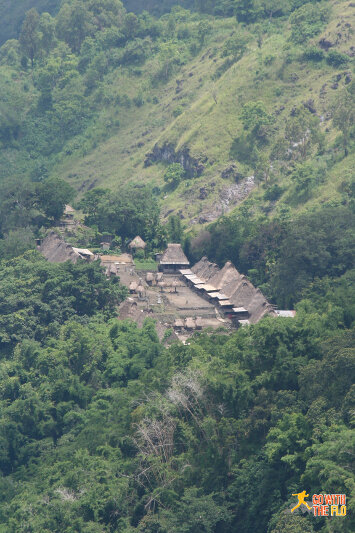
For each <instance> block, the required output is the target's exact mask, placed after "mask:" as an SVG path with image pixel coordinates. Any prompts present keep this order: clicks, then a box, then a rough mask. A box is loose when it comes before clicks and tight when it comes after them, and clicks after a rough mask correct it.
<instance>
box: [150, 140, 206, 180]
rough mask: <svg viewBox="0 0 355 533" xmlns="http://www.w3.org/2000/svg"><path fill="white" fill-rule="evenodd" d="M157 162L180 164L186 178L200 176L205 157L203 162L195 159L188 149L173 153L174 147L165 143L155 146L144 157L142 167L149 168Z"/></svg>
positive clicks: (203, 167)
mask: <svg viewBox="0 0 355 533" xmlns="http://www.w3.org/2000/svg"><path fill="white" fill-rule="evenodd" d="M157 161H164V162H166V163H180V165H181V166H182V167H183V168H184V170H185V172H186V174H187V176H188V177H190V178H192V177H194V176H201V174H202V172H203V171H204V170H205V165H204V164H203V163H205V162H206V161H207V157H206V158H205V159H204V160H201V159H197V158H196V157H192V156H191V155H190V148H188V147H184V148H182V149H181V150H179V151H178V152H176V151H175V147H174V145H173V144H171V143H165V144H163V146H161V147H159V146H158V145H157V144H156V145H155V146H154V148H153V150H152V152H150V153H148V154H147V155H146V158H145V161H144V166H145V167H149V166H151V165H152V164H153V163H155V162H157Z"/></svg>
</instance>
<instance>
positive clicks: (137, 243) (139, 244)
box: [128, 235, 147, 250]
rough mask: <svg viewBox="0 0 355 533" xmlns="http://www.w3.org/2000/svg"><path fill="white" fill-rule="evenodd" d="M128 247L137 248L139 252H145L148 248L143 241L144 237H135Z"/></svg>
mask: <svg viewBox="0 0 355 533" xmlns="http://www.w3.org/2000/svg"><path fill="white" fill-rule="evenodd" d="M128 246H129V248H135V249H137V250H144V248H145V247H146V246H147V243H146V242H144V241H143V239H142V237H140V236H139V235H137V237H135V238H134V239H133V241H131V242H130V243H129V245H128Z"/></svg>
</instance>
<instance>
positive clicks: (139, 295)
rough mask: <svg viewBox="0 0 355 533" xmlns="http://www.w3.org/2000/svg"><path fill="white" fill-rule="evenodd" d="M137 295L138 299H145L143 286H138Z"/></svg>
mask: <svg viewBox="0 0 355 533" xmlns="http://www.w3.org/2000/svg"><path fill="white" fill-rule="evenodd" d="M136 292H137V294H138V298H139V299H140V300H143V299H144V298H145V297H146V292H145V288H144V287H143V285H141V284H140V285H138V287H137V291H136Z"/></svg>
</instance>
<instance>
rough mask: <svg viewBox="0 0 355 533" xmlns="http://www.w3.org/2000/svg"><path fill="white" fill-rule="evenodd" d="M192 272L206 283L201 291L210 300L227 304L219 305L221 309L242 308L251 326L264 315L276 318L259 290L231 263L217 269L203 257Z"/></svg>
mask: <svg viewBox="0 0 355 533" xmlns="http://www.w3.org/2000/svg"><path fill="white" fill-rule="evenodd" d="M192 271H193V272H194V273H195V274H196V275H197V276H198V277H199V278H201V279H205V280H206V281H208V283H206V285H205V286H204V287H202V290H205V292H206V293H207V294H208V295H209V296H210V297H211V298H215V299H217V300H219V301H220V304H221V302H223V301H226V302H228V304H227V305H226V304H224V305H222V304H221V307H229V306H230V304H232V305H233V306H234V307H235V308H244V309H245V311H244V312H248V313H249V321H250V323H251V324H256V323H257V322H259V320H261V318H262V317H263V316H265V315H271V316H277V315H276V313H275V311H274V309H273V307H272V305H271V304H270V303H269V302H268V301H267V300H266V298H265V296H264V295H263V294H262V292H261V291H260V289H257V288H255V287H254V285H253V284H252V283H251V282H250V281H249V280H248V278H247V277H246V276H243V275H242V274H240V273H239V272H238V270H237V269H236V268H235V267H234V266H233V264H232V263H231V262H229V261H228V262H227V263H226V264H225V265H224V267H223V268H222V269H219V268H218V267H217V265H216V264H214V263H210V262H209V261H208V259H207V257H203V258H202V259H201V260H200V261H199V262H198V263H197V264H196V265H195V266H193V267H192ZM213 287H214V291H215V292H214V293H213ZM217 290H218V291H219V292H218V291H217ZM216 291H217V293H216ZM240 312H242V311H240Z"/></svg>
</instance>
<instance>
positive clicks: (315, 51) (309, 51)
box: [302, 46, 324, 62]
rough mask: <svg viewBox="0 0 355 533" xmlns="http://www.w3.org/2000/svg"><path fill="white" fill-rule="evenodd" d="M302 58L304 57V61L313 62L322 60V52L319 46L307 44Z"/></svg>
mask: <svg viewBox="0 0 355 533" xmlns="http://www.w3.org/2000/svg"><path fill="white" fill-rule="evenodd" d="M302 59H304V60H305V61H315V62H318V61H323V59H324V52H323V50H321V49H320V48H317V46H309V47H308V48H306V50H305V51H304V52H303V55H302Z"/></svg>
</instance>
